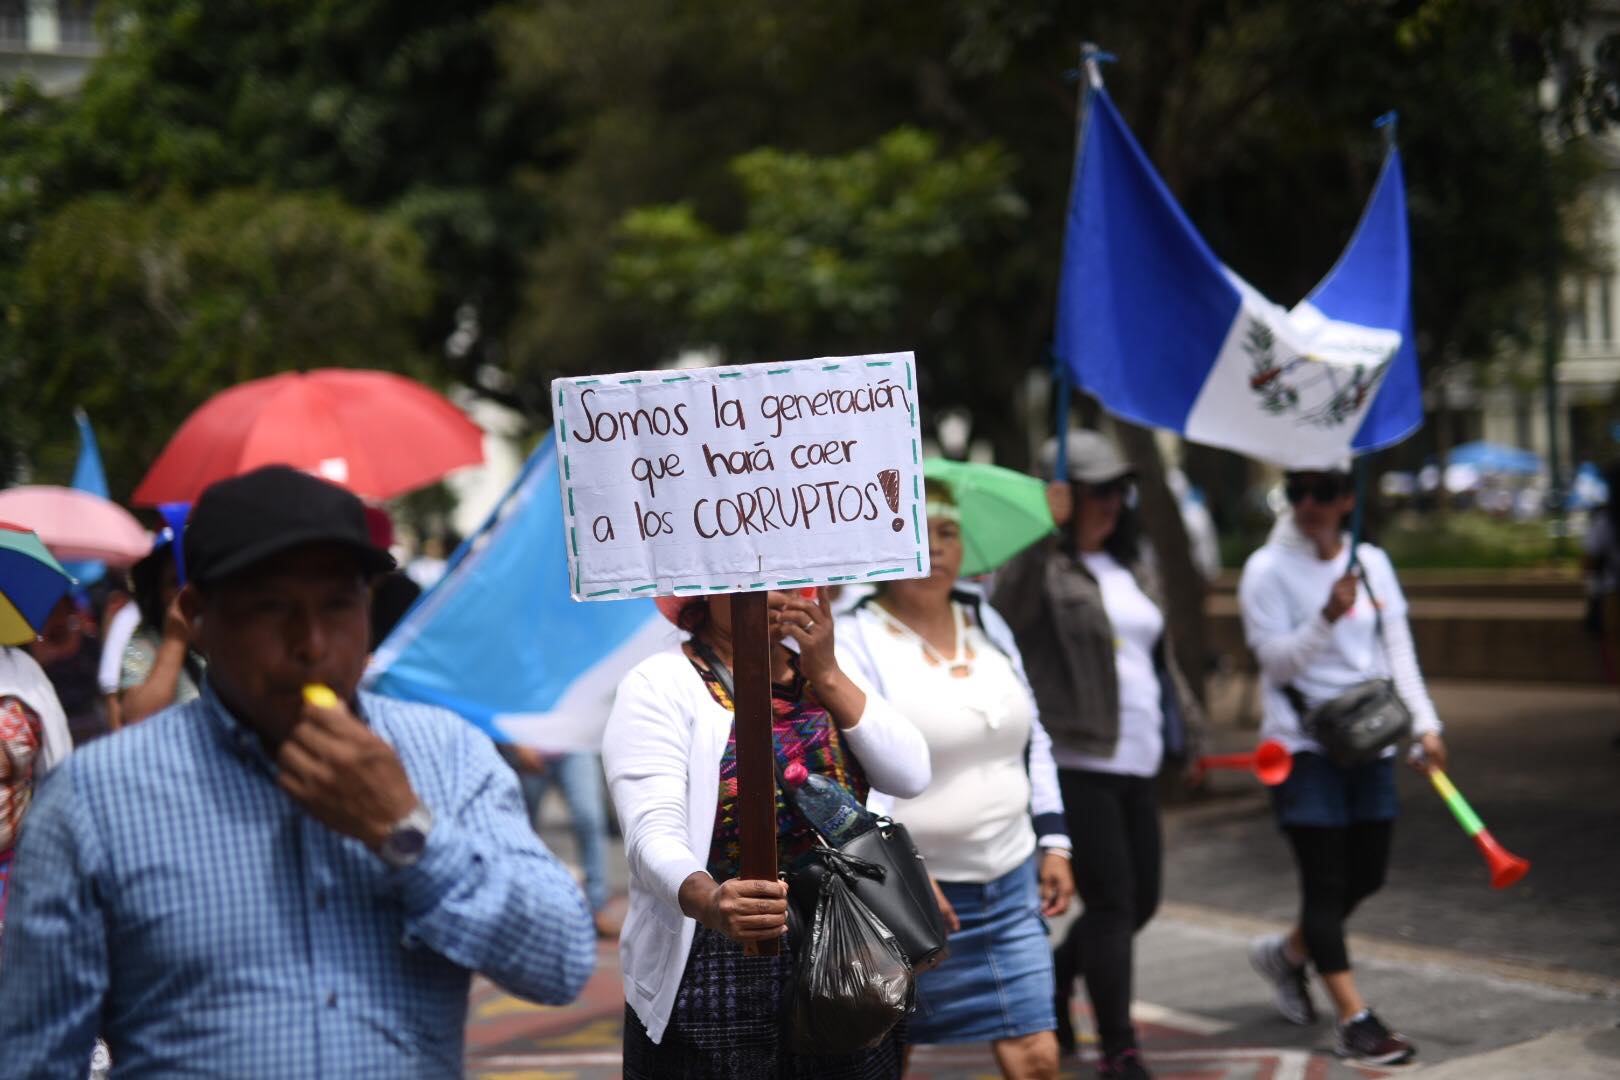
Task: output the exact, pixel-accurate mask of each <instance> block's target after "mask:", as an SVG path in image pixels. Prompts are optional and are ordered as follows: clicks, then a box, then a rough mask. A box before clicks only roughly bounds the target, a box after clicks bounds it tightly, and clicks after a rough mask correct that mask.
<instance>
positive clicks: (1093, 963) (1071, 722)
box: [994, 431, 1197, 1080]
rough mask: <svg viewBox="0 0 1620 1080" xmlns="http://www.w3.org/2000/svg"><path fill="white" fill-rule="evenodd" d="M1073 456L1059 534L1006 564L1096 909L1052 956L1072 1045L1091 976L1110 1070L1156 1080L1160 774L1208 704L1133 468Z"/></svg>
mask: <svg viewBox="0 0 1620 1080" xmlns="http://www.w3.org/2000/svg"><path fill="white" fill-rule="evenodd" d="M1055 450H1056V447H1055V445H1053V446H1049V447H1048V448H1047V459H1048V462H1050V461H1051V460H1052V459H1054V458H1055V457H1056V454H1055ZM1068 460H1069V472H1070V478H1071V482H1069V483H1054V484H1052V485H1051V486H1050V487H1049V488H1048V498H1049V499H1050V501H1051V504H1052V516H1053V518H1054V520H1056V521H1057V522H1058V524H1059V526H1060V527H1061V531H1060V533H1059V534H1058V535H1056V536H1054V537H1053V538H1051V539H1049V540H1047V541H1046V542H1044V543H1042V544H1040V545H1037V546H1036V547H1034V548H1031V549H1030V550H1029V551H1026V552H1024V553H1023V554H1022V555H1019V556H1018V557H1017V558H1015V559H1014V560H1013V561H1012V562H1011V563H1009V564H1008V565H1007V566H1006V567H1004V568H1003V569H1002V571H1001V573H1000V574H999V575H998V578H997V584H996V591H995V598H994V599H995V605H996V609H997V610H998V611H1001V612H1003V613H1005V615H1006V616H1007V620H1008V622H1009V623H1010V624H1011V626H1012V630H1013V633H1014V635H1015V636H1016V638H1017V641H1018V647H1019V649H1021V650H1022V652H1023V655H1024V661H1025V664H1026V665H1027V668H1028V671H1029V677H1030V683H1031V685H1032V686H1033V687H1034V689H1035V699H1036V701H1037V702H1038V704H1039V706H1040V715H1041V720H1042V722H1043V723H1044V724H1045V725H1046V729H1047V731H1048V732H1050V734H1051V737H1052V742H1053V744H1054V749H1053V752H1052V754H1053V757H1054V758H1055V759H1056V761H1057V766H1058V783H1059V787H1060V789H1061V791H1062V795H1063V807H1064V811H1065V813H1066V815H1067V817H1068V823H1069V837H1070V839H1071V841H1072V842H1073V844H1074V878H1075V886H1076V888H1077V889H1078V890H1079V893H1080V898H1081V900H1082V902H1083V905H1084V911H1083V914H1082V915H1081V916H1080V918H1078V919H1077V920H1075V922H1074V925H1073V926H1072V927H1071V928H1070V930H1069V933H1068V935H1067V937H1066V938H1065V939H1064V941H1063V943H1062V944H1061V945H1060V946H1058V948H1057V950H1056V951H1055V953H1054V954H1053V966H1054V968H1055V969H1056V972H1055V974H1056V980H1057V986H1056V1009H1057V1025H1058V1026H1057V1035H1058V1041H1059V1043H1060V1044H1061V1046H1062V1048H1063V1050H1064V1052H1065V1053H1069V1052H1072V1050H1073V1048H1074V1045H1075V1039H1074V1029H1073V1026H1072V1020H1071V1013H1070V995H1071V993H1072V990H1073V985H1074V980H1075V978H1076V977H1077V976H1083V977H1084V979H1085V984H1086V992H1087V994H1088V995H1089V996H1090V998H1091V1008H1092V1012H1093V1013H1094V1014H1095V1016H1096V1021H1097V1036H1098V1039H1099V1041H1100V1042H1101V1044H1102V1047H1101V1059H1100V1061H1099V1063H1098V1070H1097V1071H1098V1074H1099V1075H1101V1076H1104V1077H1126V1078H1130V1080H1140V1078H1143V1077H1147V1076H1148V1075H1149V1073H1148V1071H1147V1068H1146V1066H1144V1065H1143V1063H1142V1058H1141V1053H1140V1051H1139V1049H1138V1047H1137V1039H1136V1029H1135V1027H1134V1026H1133V1025H1132V1023H1131V1015H1130V1008H1131V978H1132V964H1133V959H1132V953H1133V939H1134V937H1135V935H1136V933H1137V932H1138V931H1139V930H1141V929H1142V927H1143V926H1145V925H1147V922H1148V920H1149V919H1151V918H1152V917H1153V912H1154V911H1155V910H1156V909H1157V908H1158V904H1159V891H1160V863H1161V857H1162V856H1161V848H1160V832H1159V810H1158V802H1157V797H1156V795H1155V791H1154V786H1155V778H1156V777H1157V776H1158V774H1159V769H1160V767H1161V765H1162V764H1163V762H1164V759H1165V758H1166V756H1170V757H1173V758H1181V757H1184V756H1186V754H1187V753H1188V740H1189V735H1190V734H1191V733H1192V732H1193V731H1194V729H1195V727H1196V717H1195V715H1194V711H1195V710H1196V709H1197V699H1196V698H1194V697H1193V696H1192V693H1191V691H1190V690H1189V689H1188V687H1187V684H1186V682H1185V680H1183V679H1182V677H1181V673H1180V671H1179V669H1178V668H1177V667H1176V664H1175V659H1174V657H1173V655H1172V653H1171V649H1170V642H1169V639H1168V637H1167V636H1166V635H1165V633H1164V615H1163V610H1164V608H1163V604H1162V602H1161V601H1160V600H1159V598H1158V592H1157V586H1156V584H1155V581H1154V578H1153V575H1152V574H1151V572H1150V570H1149V568H1148V566H1147V565H1146V564H1145V563H1144V562H1143V561H1142V559H1141V558H1140V553H1139V551H1138V550H1137V544H1136V528H1135V521H1134V514H1133V513H1132V512H1131V511H1130V509H1129V507H1128V495H1129V489H1130V482H1131V468H1130V466H1129V465H1128V464H1127V463H1126V461H1125V459H1124V458H1123V457H1121V456H1120V454H1119V451H1117V450H1116V449H1114V447H1113V445H1112V444H1111V443H1110V442H1108V440H1107V439H1105V438H1104V437H1103V436H1101V435H1099V434H1097V433H1096V432H1094V431H1075V432H1071V433H1070V434H1069V436H1068Z"/></svg>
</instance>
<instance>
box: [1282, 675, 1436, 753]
mask: <svg viewBox="0 0 1620 1080" xmlns="http://www.w3.org/2000/svg"><path fill="white" fill-rule="evenodd" d="M1286 691H1292V692H1291V693H1289V695H1288V700H1289V701H1290V703H1292V704H1293V706H1294V710H1295V711H1296V712H1298V713H1299V722H1300V726H1301V727H1302V728H1303V729H1304V731H1305V734H1307V735H1309V736H1310V737H1311V738H1313V739H1315V740H1316V741H1317V742H1319V743H1321V744H1322V749H1323V750H1326V751H1327V755H1328V757H1330V758H1332V759H1333V760H1334V762H1336V763H1337V764H1339V765H1343V766H1346V767H1349V766H1351V765H1363V764H1365V763H1367V762H1369V761H1372V760H1374V759H1375V758H1377V757H1378V755H1379V754H1381V753H1383V752H1384V750H1385V748H1387V747H1389V746H1391V745H1393V744H1394V743H1396V742H1398V741H1399V740H1401V739H1403V738H1405V737H1406V736H1407V735H1408V734H1410V733H1411V731H1412V710H1410V709H1408V708H1407V707H1406V702H1404V701H1402V700H1401V695H1400V694H1399V693H1397V692H1396V690H1395V681H1394V680H1393V679H1368V680H1367V681H1366V682H1364V683H1357V684H1356V685H1355V686H1352V687H1351V688H1350V689H1348V690H1346V691H1345V692H1344V693H1342V694H1340V695H1338V696H1337V697H1334V698H1329V699H1328V700H1327V701H1324V702H1322V704H1320V705H1318V706H1316V707H1315V708H1314V709H1308V708H1305V701H1304V698H1303V697H1302V696H1301V695H1300V694H1299V691H1297V690H1294V688H1293V687H1291V686H1290V687H1287V688H1286ZM1286 691H1285V692H1286ZM1296 699H1298V700H1296Z"/></svg>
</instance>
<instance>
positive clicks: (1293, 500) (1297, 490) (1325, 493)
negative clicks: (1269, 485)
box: [1283, 476, 1344, 506]
mask: <svg viewBox="0 0 1620 1080" xmlns="http://www.w3.org/2000/svg"><path fill="white" fill-rule="evenodd" d="M1283 494H1284V495H1286V496H1288V502H1289V504H1290V505H1292V506H1298V505H1299V504H1300V503H1302V502H1304V501H1305V500H1306V499H1307V498H1310V499H1313V500H1315V501H1316V502H1318V503H1330V502H1333V501H1334V500H1336V499H1338V498H1339V496H1341V495H1343V494H1344V484H1343V483H1342V482H1341V481H1339V480H1338V479H1337V478H1336V477H1332V476H1319V477H1317V478H1316V479H1314V480H1306V479H1303V478H1296V479H1293V480H1290V481H1288V483H1287V484H1286V485H1285V486H1284V487H1283Z"/></svg>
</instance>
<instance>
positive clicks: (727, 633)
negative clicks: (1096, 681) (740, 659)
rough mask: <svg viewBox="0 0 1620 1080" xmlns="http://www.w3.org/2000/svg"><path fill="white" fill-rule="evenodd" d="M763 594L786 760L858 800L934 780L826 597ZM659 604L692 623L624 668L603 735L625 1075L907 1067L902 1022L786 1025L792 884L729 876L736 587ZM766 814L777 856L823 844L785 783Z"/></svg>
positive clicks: (914, 734)
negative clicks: (807, 1034)
mask: <svg viewBox="0 0 1620 1080" xmlns="http://www.w3.org/2000/svg"><path fill="white" fill-rule="evenodd" d="M768 603H769V610H770V627H771V651H770V657H771V682H772V688H771V700H772V706H773V708H774V719H773V723H772V737H773V742H774V746H775V750H776V754H777V759H778V761H779V762H780V763H783V764H784V765H785V764H788V763H794V762H797V763H800V764H802V765H803V766H804V767H805V769H806V770H808V771H809V772H813V773H819V774H820V775H822V776H825V777H826V778H828V779H829V780H832V781H833V782H834V783H836V784H839V785H841V786H842V787H844V788H845V789H846V790H847V791H849V792H850V794H851V795H852V796H853V797H854V798H855V799H856V800H864V799H865V798H866V796H867V794H868V792H869V790H870V788H871V787H872V786H877V787H881V788H882V789H883V790H885V791H889V792H892V793H894V794H896V795H900V796H914V795H917V794H919V793H921V791H922V790H923V789H924V788H925V787H927V786H928V779H929V766H928V748H927V746H926V744H925V743H924V742H923V739H922V736H921V735H920V734H919V733H918V731H917V729H916V728H915V727H913V726H912V725H911V723H910V722H909V721H907V720H906V719H905V718H904V717H902V716H900V715H899V714H898V713H896V712H895V711H894V710H893V709H892V708H890V707H889V706H888V705H887V704H886V703H885V702H884V701H883V700H882V699H881V698H880V697H878V696H877V695H876V694H874V693H870V692H868V690H867V689H866V687H865V686H863V685H862V683H861V681H860V680H859V679H858V678H854V677H851V676H850V675H849V674H846V671H847V669H846V668H845V667H843V666H841V665H840V663H839V659H838V656H837V654H836V652H835V650H834V639H833V620H832V615H831V612H830V611H829V610H828V608H827V606H826V604H825V603H824V602H822V601H820V600H819V599H818V600H809V599H805V598H802V597H800V596H796V595H788V594H785V593H777V592H773V593H771V594H770V597H769V600H768ZM660 608H661V609H662V610H663V611H664V612H665V614H666V616H668V617H669V618H670V619H671V620H672V621H674V622H676V624H677V625H678V626H680V627H681V628H682V629H683V630H685V631H686V632H687V633H688V634H690V635H691V637H690V639H689V640H688V641H686V642H685V643H683V644H682V645H680V646H679V647H677V648H674V649H670V650H668V651H666V652H663V653H660V654H658V655H656V656H653V657H651V658H649V659H647V660H645V661H643V662H642V663H641V664H639V665H638V666H637V667H636V668H635V670H633V671H632V672H631V673H630V674H629V675H628V676H627V677H626V678H625V680H624V682H623V683H622V684H621V685H620V687H619V692H618V697H617V699H616V700H615V702H614V706H613V713H612V715H611V716H610V717H609V719H608V725H607V730H606V732H605V734H604V738H603V754H602V757H603V763H604V764H605V765H606V768H607V775H608V783H609V786H610V788H611V790H612V794H613V801H614V803H615V805H616V806H617V807H618V812H619V820H620V821H621V822H622V824H623V826H624V843H625V855H626V857H627V859H628V860H629V863H630V907H629V912H628V914H627V916H626V918H625V921H624V928H623V931H622V933H621V935H620V939H619V952H620V957H621V960H622V964H623V970H624V993H625V1000H626V1002H627V1004H626V1009H625V1035H624V1075H625V1076H626V1077H628V1078H630V1080H678V1078H681V1077H691V1078H694V1080H695V1078H698V1077H712V1078H720V1080H723V1078H727V1077H735V1078H738V1080H743V1078H747V1080H764V1078H770V1077H780V1078H789V1077H803V1078H809V1077H818V1078H820V1077H825V1078H828V1080H842V1078H849V1080H867V1078H871V1080H878V1078H883V1080H892V1078H896V1077H898V1076H899V1075H900V1070H901V1050H900V1033H899V1032H898V1031H891V1032H890V1033H889V1035H888V1036H886V1037H885V1038H884V1040H883V1041H882V1042H880V1043H879V1044H878V1045H877V1046H875V1047H873V1048H871V1049H869V1050H866V1051H862V1052H858V1053H855V1054H849V1055H842V1056H810V1055H800V1054H795V1053H793V1052H791V1050H790V1049H789V1048H788V1047H787V1045H786V1042H787V1040H785V1039H784V1038H783V1037H782V1036H783V1031H782V1021H781V1012H782V1000H783V992H784V990H785V989H786V987H787V985H788V983H789V981H790V980H791V979H792V977H793V965H794V961H795V956H794V950H795V949H796V948H798V947H799V944H800V943H799V942H797V941H795V940H793V939H790V938H784V937H783V935H784V934H785V933H786V930H787V886H786V885H784V884H783V883H782V882H780V881H750V880H744V879H742V878H740V877H739V876H738V874H739V846H738V830H737V820H736V813H735V807H736V800H737V763H736V733H735V729H734V727H733V715H732V703H731V696H730V693H729V691H728V690H727V686H728V684H729V682H730V671H729V669H730V666H731V664H732V635H731V604H730V600H729V598H728V597H724V596H720V597H713V598H710V599H707V600H705V599H701V598H681V599H679V600H677V599H676V598H673V597H669V598H661V600H660ZM784 639H791V640H792V641H793V642H794V643H795V644H796V645H797V646H798V652H797V653H795V652H792V651H790V650H789V649H788V648H787V647H786V646H785V645H784V644H783V641H784ZM776 823H777V830H776V840H777V857H778V860H779V863H780V865H782V866H787V865H788V864H790V863H791V862H792V861H793V859H794V858H795V857H797V856H798V855H800V854H803V853H804V852H805V851H807V850H808V849H809V848H811V847H812V846H814V845H815V844H816V837H815V834H814V832H813V830H812V829H811V827H810V824H809V823H808V822H807V821H806V820H805V819H804V818H803V817H802V816H801V815H800V814H799V813H798V811H796V810H794V809H793V808H792V807H791V806H790V805H788V804H787V803H785V802H784V801H783V800H782V796H781V794H780V792H779V793H778V796H777V806H776ZM778 938H781V939H783V940H782V948H781V952H780V954H779V955H777V956H750V955H748V954H747V953H746V952H745V951H744V946H745V945H746V944H747V943H749V942H755V941H764V940H771V939H778Z"/></svg>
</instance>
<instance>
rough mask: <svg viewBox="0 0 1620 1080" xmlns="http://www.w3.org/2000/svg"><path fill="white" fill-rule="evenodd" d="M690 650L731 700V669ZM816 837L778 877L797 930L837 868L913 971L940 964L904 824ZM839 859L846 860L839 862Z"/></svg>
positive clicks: (931, 908) (931, 902)
mask: <svg viewBox="0 0 1620 1080" xmlns="http://www.w3.org/2000/svg"><path fill="white" fill-rule="evenodd" d="M692 649H693V651H694V652H696V653H697V654H698V655H699V656H700V657H702V658H703V662H704V663H706V664H708V665H709V668H710V670H712V671H713V672H714V674H715V676H716V677H717V678H718V679H719V680H720V685H721V686H723V687H725V690H726V693H727V695H728V696H731V698H732V700H733V701H735V700H736V697H735V692H734V691H733V689H732V687H733V682H732V678H731V669H730V668H728V667H726V665H725V664H723V663H722V662H721V661H720V658H719V657H717V656H715V655H714V650H712V649H710V648H709V647H708V646H706V645H704V644H703V643H701V642H699V641H697V640H696V639H695V638H694V639H693V641H692ZM772 760H773V762H774V764H775V766H776V782H777V784H778V785H779V787H780V789H781V791H782V792H783V793H784V794H785V795H786V797H787V800H788V802H789V803H793V805H794V809H795V810H797V809H798V805H797V803H794V799H793V788H792V787H790V786H789V785H788V783H787V780H786V779H785V778H784V777H783V775H782V762H781V761H780V760H778V759H776V756H775V754H774V753H773V754H772ZM799 816H800V817H802V818H804V820H805V821H807V822H810V825H811V828H812V829H814V828H815V824H814V822H813V821H811V819H810V817H809V815H808V814H805V813H803V812H802V811H800V813H799ZM817 836H818V837H819V838H820V840H821V846H820V847H817V848H813V849H812V850H810V851H807V852H805V853H804V854H803V855H801V856H800V857H799V858H798V859H795V860H794V862H793V865H792V866H790V867H788V868H787V870H786V871H785V872H784V873H783V875H782V876H783V878H784V880H786V881H787V886H788V901H789V907H790V914H791V915H793V916H795V917H796V921H797V922H798V923H799V924H800V925H801V926H809V925H811V923H812V922H813V921H814V919H815V911H816V904H817V902H818V900H819V899H820V897H821V889H822V884H823V882H824V881H825V880H826V877H827V875H828V873H830V872H833V870H831V869H830V867H837V868H838V870H839V871H841V872H842V876H843V878H844V880H845V882H846V884H848V885H849V886H850V891H851V892H853V893H854V894H855V896H856V898H857V899H859V900H860V901H861V902H862V903H863V904H865V905H866V906H867V907H868V908H870V909H871V911H872V914H873V915H875V916H877V918H878V920H879V921H880V922H882V923H883V925H884V926H886V927H888V928H889V932H890V933H891V934H893V935H894V938H895V941H897V942H898V943H899V945H900V949H901V951H902V952H904V953H905V954H906V960H907V961H908V962H909V963H910V964H911V969H912V970H913V971H927V970H928V969H929V968H932V967H937V966H938V965H939V964H940V963H941V962H943V961H944V959H945V956H946V947H945V939H946V936H947V934H948V931H947V930H946V928H945V916H944V915H943V914H942V913H941V912H940V910H939V902H938V901H937V900H936V899H935V897H934V885H933V882H932V881H930V880H929V877H928V867H927V866H926V865H925V864H924V862H923V857H922V853H921V852H919V851H918V850H917V845H916V844H914V843H912V842H911V834H910V833H908V832H907V831H906V827H905V826H904V825H902V824H900V823H899V822H898V821H895V820H893V819H892V818H888V817H883V818H879V819H878V823H877V825H875V826H874V827H873V828H871V829H868V830H867V831H866V832H863V833H861V834H860V835H858V836H855V837H852V838H850V839H849V840H847V841H845V842H844V844H843V846H841V847H837V848H834V847H831V846H830V845H828V844H827V840H826V838H825V837H822V836H821V835H820V833H819V832H818V833H817ZM840 856H845V857H846V858H843V859H840Z"/></svg>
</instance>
